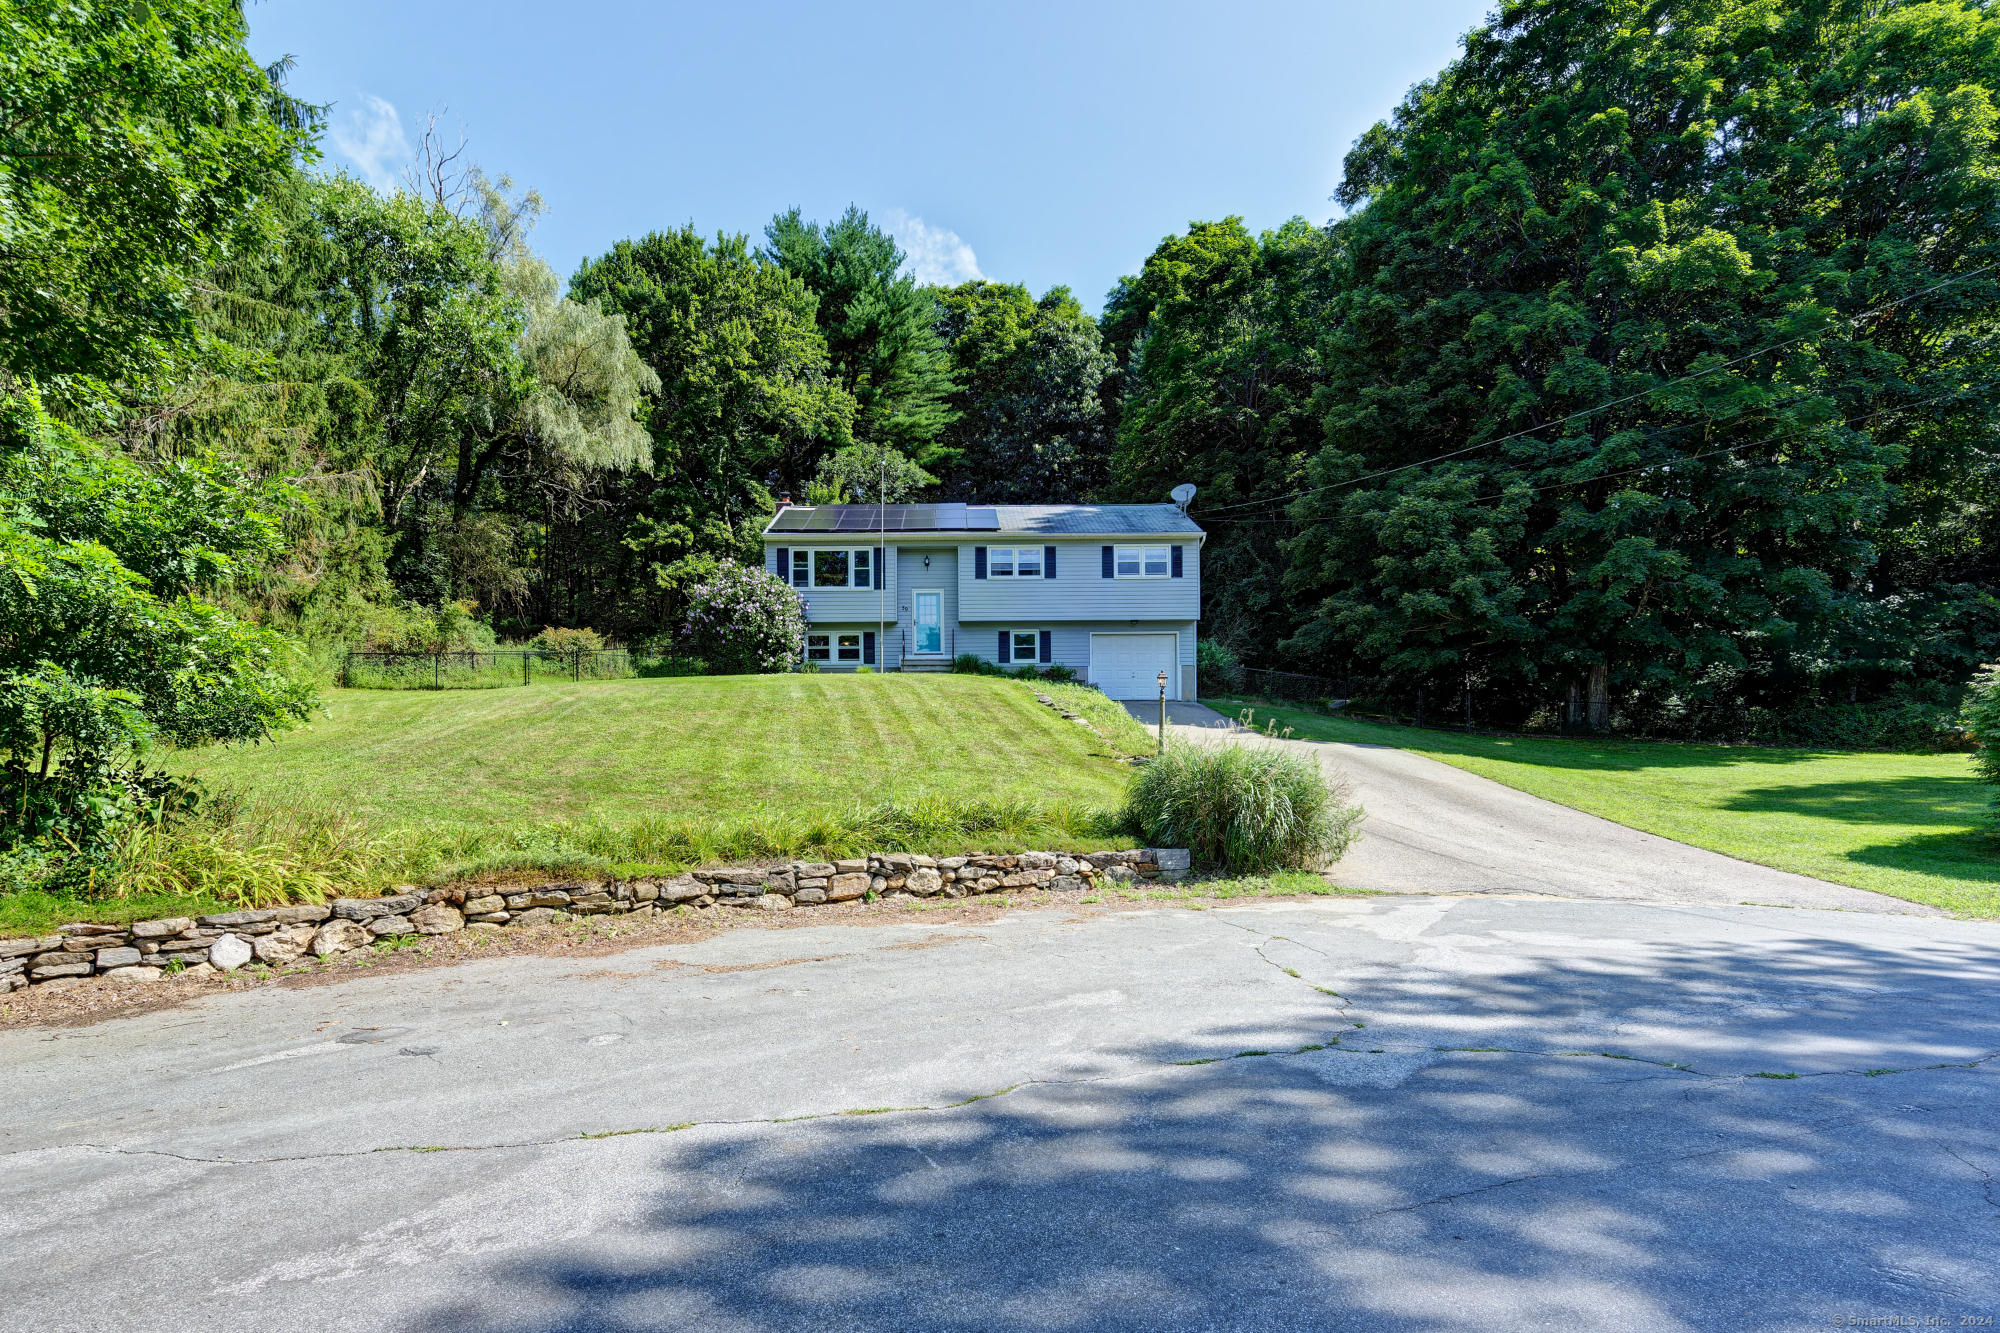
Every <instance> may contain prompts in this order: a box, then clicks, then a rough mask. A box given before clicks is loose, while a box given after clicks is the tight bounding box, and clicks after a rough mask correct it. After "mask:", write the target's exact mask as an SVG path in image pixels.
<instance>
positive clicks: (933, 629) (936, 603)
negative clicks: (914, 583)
mask: <svg viewBox="0 0 2000 1333" xmlns="http://www.w3.org/2000/svg"><path fill="white" fill-rule="evenodd" d="M915 606H916V610H915V611H914V612H913V613H912V615H911V619H912V620H913V621H914V623H915V625H916V630H917V632H916V644H915V646H914V647H912V648H911V649H910V651H911V652H915V653H942V652H943V651H944V593H942V592H919V593H917V594H916V603H915Z"/></svg>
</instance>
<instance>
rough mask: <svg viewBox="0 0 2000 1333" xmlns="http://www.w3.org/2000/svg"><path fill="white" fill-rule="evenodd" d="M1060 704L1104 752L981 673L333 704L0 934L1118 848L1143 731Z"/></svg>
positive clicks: (223, 768)
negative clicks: (461, 884)
mask: <svg viewBox="0 0 2000 1333" xmlns="http://www.w3.org/2000/svg"><path fill="white" fill-rule="evenodd" d="M1052 688H1053V689H1054V690H1055V691H1056V692H1058V693H1062V694H1064V696H1065V698H1067V697H1068V694H1069V692H1070V691H1068V690H1065V689H1064V688H1063V687H1052ZM1072 689H1073V687H1072ZM1077 693H1078V694H1079V695H1081V693H1082V692H1081V691H1077ZM1070 706H1072V707H1075V708H1079V709H1084V710H1087V711H1088V712H1089V713H1090V715H1091V716H1092V718H1093V721H1095V722H1096V723H1098V725H1099V728H1100V730H1101V731H1102V732H1103V734H1104V735H1107V736H1110V737H1112V738H1113V742H1115V745H1114V744H1108V743H1107V742H1106V741H1105V740H1103V739H1100V735H1099V733H1098V732H1097V731H1092V730H1090V729H1087V728H1084V727H1080V726H1078V725H1077V724H1076V723H1074V722H1067V721H1064V720H1063V718H1062V717H1061V716H1060V715H1058V714H1057V713H1056V712H1054V711H1052V710H1051V709H1049V708H1047V707H1045V706H1043V705H1041V704H1039V703H1037V702H1036V701H1035V691H1034V689H1032V688H1031V687H1029V686H1027V685H1025V684H1022V683H1019V682H1015V681H1006V680H994V679H989V678H984V677H978V676H942V675H941V676H928V675H908V676H905V675H870V676H852V675H831V674H828V675H785V676H724V677H692V678H689V677H682V678H672V679H660V680H621V681H585V682H581V683H569V682H556V683H549V684H537V685H529V686H523V687H519V688H508V689H491V690H444V691H415V690H411V691H396V690H334V691H331V692H330V693H329V694H328V696H327V698H326V713H325V716H324V717H321V718H319V719H317V720H316V721H314V722H313V724H312V725H310V726H308V727H306V728H303V729H301V730H299V731H295V732H291V733H288V734H286V735H284V736H281V737H279V738H278V739H277V740H276V741H275V742H272V743H270V744H266V745H258V746H250V747H244V748H237V749H221V748H217V749H211V750H202V751H194V752H186V753H181V754H178V755H174V756H171V762H172V763H173V764H174V766H175V767H176V768H178V769H179V770H180V771H181V772H184V773H190V774H193V775H195V776H198V777H200V778H202V779H203V780H204V781H205V782H206V783H208V784H209V787H210V789H211V790H212V791H213V792H214V793H215V794H216V795H217V797H218V798H219V799H217V800H215V801H213V802H211V805H210V810H211V812H212V815H211V818H210V819H208V820H198V821H195V822H194V823H192V824H189V825H178V826H173V827H172V829H171V830H170V831H169V832H168V833H167V834H165V835H163V836H160V837H158V838H156V839H153V840H151V841H149V842H147V843H146V844H145V845H144V846H143V847H141V848H139V849H138V854H136V855H135V856H134V857H133V859H132V860H131V861H130V862H128V865H130V866H132V867H135V869H133V870H131V871H130V872H128V878H127V880H126V882H125V887H124V888H123V889H121V891H120V892H121V893H122V895H123V896H119V897H114V898H109V899H102V898H98V899H91V900H70V899H57V898H54V897H51V896H50V895H48V894H45V893H27V894H15V895H7V896H4V897H0V933H13V934H24V933H31V932H35V931H43V930H45V929H47V928H48V927H51V926H52V925H53V924H54V923H55V922H57V921H66V920H99V919H101V920H112V919H125V918H137V917H144V916H171V915H177V914H179V915H190V914H198V913H201V912H210V911H221V910H224V909H225V908H229V907H236V906H244V905H246V904H248V903H251V902H257V903H262V902H271V901H281V900H283V899H285V898H287V897H296V896H301V895H304V896H313V895H317V894H325V893H338V892H353V891H357V890H366V889H370V888H376V887H381V886H383V885H387V884H395V883H401V882H405V881H409V880H418V879H425V878H433V879H441V878H449V877H454V876H460V875H477V874H482V873H488V872H494V873H502V874H514V873H527V872H533V871H559V872H564V873H584V872H596V871H606V870H608V871H621V870H622V871H632V870H637V869H639V868H642V867H644V868H652V869H673V868H679V867H683V866H687V865H695V864H701V863H704V862H711V861H717V860H721V861H730V860H738V859H747V858H753V857H757V858H775V857H785V856H812V857H821V856H829V855H848V854H851V853H854V852H858V851H862V850H867V849H883V848H889V847H896V846H901V847H906V848H910V849H912V850H918V851H926V852H936V853H948V852H953V851H965V850H995V851H1003V850H1008V849H1012V848H1021V847H1028V846H1043V847H1047V846H1085V845H1087V846H1090V847H1129V846H1132V845H1133V844H1132V840H1131V839H1130V838H1129V837H1125V836H1122V835H1120V834H1118V833H1117V832H1115V831H1114V830H1113V827H1112V824H1111V821H1110V818H1109V817H1110V816H1111V815H1112V813H1113V812H1114V811H1115V810H1116V809H1117V808H1118V807H1120V806H1122V804H1123V802H1124V794H1125V780H1126V777H1127V775H1128V774H1129V773H1130V772H1131V770H1130V769H1129V768H1128V767H1126V766H1125V765H1124V764H1123V763H1122V762H1120V761H1121V759H1122V757H1123V754H1122V753H1121V752H1120V751H1119V749H1117V748H1116V746H1117V745H1122V746H1125V747H1127V748H1126V749H1125V750H1124V752H1123V753H1132V752H1135V751H1139V750H1144V749H1147V748H1149V744H1150V742H1149V738H1148V737H1147V735H1146V734H1145V733H1144V732H1143V730H1142V729H1140V728H1139V727H1138V726H1137V725H1136V724H1135V723H1133V722H1132V721H1131V719H1130V718H1128V717H1126V716H1125V714H1124V712H1123V710H1122V709H1120V708H1119V707H1118V706H1117V705H1116V704H1113V703H1111V702H1110V701H1109V700H1106V699H1104V698H1102V696H1095V697H1094V699H1090V700H1086V699H1082V698H1078V699H1076V700H1071V701H1070Z"/></svg>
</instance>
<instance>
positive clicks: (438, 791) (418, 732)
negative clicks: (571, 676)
mask: <svg viewBox="0 0 2000 1333" xmlns="http://www.w3.org/2000/svg"><path fill="white" fill-rule="evenodd" d="M326 713H327V715H326V716H325V717H323V718H321V719H319V720H318V721H316V722H314V723H313V724H312V725H311V726H309V727H307V728H304V729H302V730H300V731H296V732H292V733H289V734H287V735H285V736H282V737H280V738H279V739H278V740H277V741H276V742H275V743H273V744H269V745H260V746H253V747H248V748H240V749H226V750H225V749H217V750H208V751H202V752H197V753H194V754H191V755H187V756H183V758H182V762H181V766H182V767H183V768H184V769H185V771H188V772H191V773H194V774H196V775H198V776H200V777H201V778H203V779H205V780H206V781H208V782H209V783H211V784H212V785H215V786H218V787H224V788H230V789H235V790H239V791H242V792H244V793H245V794H247V795H248V796H250V797H251V798H252V799H253V800H256V801H258V802H260V803H261V802H270V801H280V802H285V803H296V804H301V805H308V806H318V807H331V808H337V809H339V810H342V811H344V812H348V813H351V814H353V815H356V816H359V817H361V818H364V819H366V820H368V821H369V822H370V823H373V824H376V825H379V826H383V827H393V826H399V825H426V826H434V827H437V826H474V825H493V824H507V823H515V822H520V821H524V820H549V819H588V818H596V819H604V820H611V821H622V820H629V819H632V818H636V817H641V816H667V817H672V818H676V819H687V820H701V819H734V818H741V817H745V816H749V815H751V814H753V813H755V812H757V811H758V810H759V809H760V808H763V809H768V810H773V811H783V812H785V813H787V814H798V813H802V812H806V811H812V810H847V809H852V808H853V807H855V806H857V805H876V804H880V803H884V802H900V803H907V802H910V801H913V800H915V799H916V798H918V797H919V796H925V795H929V796H936V797H941V798H943V799H945V800H948V801H954V802H963V801H977V800H1033V801H1039V802H1044V803H1066V804H1074V805H1080V806H1112V805H1116V804H1118V803H1119V802H1120V800H1121V799H1122V795H1123V791H1124V779H1125V774H1126V772H1127V771H1128V770H1126V769H1125V768H1124V767H1123V766H1121V765H1120V764H1118V763H1116V762H1115V761H1114V759H1113V757H1112V756H1111V755H1110V754H1109V753H1108V752H1107V750H1106V748H1105V746H1104V745H1103V743H1102V742H1100V741H1099V740H1098V739H1097V738H1096V737H1095V736H1093V735H1092V734H1091V733H1090V732H1089V731H1087V730H1086V729H1084V728H1082V727H1079V726H1077V725H1076V724H1075V723H1073V722H1065V721H1063V720H1062V718H1060V717H1059V716H1057V715H1056V714H1055V713H1054V712H1052V711H1050V710H1049V709H1048V708H1046V707H1044V706H1042V705H1041V704H1038V703H1036V702H1035V699H1034V694H1033V691H1032V690H1030V689H1029V688H1028V687H1027V686H1025V685H1022V684H1018V683H1015V682H1012V681H998V680H989V679H984V678H981V677H977V676H948V675H938V676H929V675H872V676H853V675H833V674H825V675H783V676H719V677H718V676H710V677H679V678H670V679H662V680H621V681H597V682H590V681H586V682H583V683H581V684H546V685H529V686H524V687H520V688H514V689H495V690H441V691H427V690H333V691H329V692H328V694H327V697H326Z"/></svg>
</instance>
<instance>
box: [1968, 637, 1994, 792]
mask: <svg viewBox="0 0 2000 1333" xmlns="http://www.w3.org/2000/svg"><path fill="white" fill-rule="evenodd" d="M1964 721H1965V729H1966V730H1967V731H1968V732H1970V733H1971V735H1972V745H1973V753H1972V766H1973V768H1974V769H1975V770H1976V771H1977V772H1978V774H1979V776H1980V777H1982V778H1985V779H1986V780H1987V781H1988V782H2000V664H1994V665H1990V666H1986V667H1982V668H1981V669H1980V671H1979V674H1978V675H1976V676H1974V677H1973V680H1972V688H1971V689H1970V690H1968V691H1967V692H1966V699H1965V714H1964ZM1993 803H1994V813H1995V814H1996V815H2000V794H1996V795H1995V796H1994V798H1993Z"/></svg>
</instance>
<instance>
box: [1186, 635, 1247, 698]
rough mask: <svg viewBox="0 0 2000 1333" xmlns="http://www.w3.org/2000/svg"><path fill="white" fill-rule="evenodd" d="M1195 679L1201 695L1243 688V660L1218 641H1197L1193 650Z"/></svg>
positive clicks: (1232, 649)
mask: <svg viewBox="0 0 2000 1333" xmlns="http://www.w3.org/2000/svg"><path fill="white" fill-rule="evenodd" d="M1194 665H1195V679H1196V680H1197V682H1199V685H1200V688H1201V692H1202V693H1203V694H1214V693H1216V692H1218V691H1221V690H1227V691H1229V692H1230V693H1234V692H1235V691H1237V690H1240V689H1242V688H1243V659H1242V658H1240V657H1238V656H1237V655H1236V650H1235V649H1234V648H1231V647H1230V646H1229V645H1228V644H1226V643H1224V642H1222V640H1220V639H1199V640H1197V641H1196V643H1195V648H1194Z"/></svg>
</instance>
